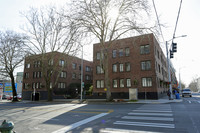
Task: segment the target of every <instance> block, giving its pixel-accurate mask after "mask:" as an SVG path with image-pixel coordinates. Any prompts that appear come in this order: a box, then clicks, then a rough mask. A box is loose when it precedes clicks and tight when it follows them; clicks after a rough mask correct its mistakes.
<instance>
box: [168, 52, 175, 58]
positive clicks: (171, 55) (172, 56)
mask: <svg viewBox="0 0 200 133" xmlns="http://www.w3.org/2000/svg"><path fill="white" fill-rule="evenodd" d="M169 53H170V59H171V58H174V53H173V51H172V50H170V51H169Z"/></svg>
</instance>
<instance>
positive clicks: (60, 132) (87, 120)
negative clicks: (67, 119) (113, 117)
mask: <svg viewBox="0 0 200 133" xmlns="http://www.w3.org/2000/svg"><path fill="white" fill-rule="evenodd" d="M108 114H109V113H101V114H98V115H95V116H92V117H90V118H87V119H85V120H82V121H79V122H76V123H74V124H71V125H69V126H66V127H64V128H61V129H59V130H57V131H54V132H52V133H66V132H68V131H70V130H72V129H74V128H77V127H79V126H81V125H84V124H86V123H88V122H91V121H93V120H95V119H98V118H100V117H103V116H105V115H108Z"/></svg>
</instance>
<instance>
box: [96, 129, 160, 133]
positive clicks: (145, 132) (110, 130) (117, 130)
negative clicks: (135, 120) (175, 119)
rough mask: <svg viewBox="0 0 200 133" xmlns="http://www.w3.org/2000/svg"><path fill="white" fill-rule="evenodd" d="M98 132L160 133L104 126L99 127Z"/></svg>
mask: <svg viewBox="0 0 200 133" xmlns="http://www.w3.org/2000/svg"><path fill="white" fill-rule="evenodd" d="M100 133H161V132H150V131H139V130H127V129H117V128H105V129H100Z"/></svg>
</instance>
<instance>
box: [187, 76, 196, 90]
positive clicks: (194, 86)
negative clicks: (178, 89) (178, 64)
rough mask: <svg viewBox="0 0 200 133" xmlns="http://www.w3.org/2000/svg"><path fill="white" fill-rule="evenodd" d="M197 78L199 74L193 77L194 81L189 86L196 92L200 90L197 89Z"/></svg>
mask: <svg viewBox="0 0 200 133" xmlns="http://www.w3.org/2000/svg"><path fill="white" fill-rule="evenodd" d="M197 79H198V75H195V76H194V77H193V79H192V81H191V82H190V84H189V88H190V89H191V90H192V91H194V92H197V91H198V89H197Z"/></svg>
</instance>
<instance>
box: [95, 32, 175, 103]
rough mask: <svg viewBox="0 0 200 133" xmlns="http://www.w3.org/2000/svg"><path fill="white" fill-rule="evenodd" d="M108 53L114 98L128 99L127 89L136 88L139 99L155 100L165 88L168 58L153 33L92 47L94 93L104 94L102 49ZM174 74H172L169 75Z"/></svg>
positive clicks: (166, 85)
mask: <svg viewBox="0 0 200 133" xmlns="http://www.w3.org/2000/svg"><path fill="white" fill-rule="evenodd" d="M105 49H106V50H107V51H108V52H109V55H108V57H109V70H108V71H109V79H110V86H111V93H112V97H113V98H129V93H128V92H129V88H138V98H139V99H145V98H146V99H158V98H160V97H162V96H163V95H166V92H167V88H168V84H167V83H168V73H167V72H168V69H167V68H168V67H167V59H166V57H165V55H164V53H163V51H162V49H161V47H160V45H159V44H158V42H157V40H156V38H155V37H154V35H153V34H146V35H141V36H136V37H130V38H125V39H119V40H116V41H115V42H113V44H112V47H108V46H107V47H106V48H104V49H103V48H102V47H101V45H100V44H94V47H93V61H94V62H93V67H94V70H93V94H94V97H102V98H105V97H106V92H105V90H104V88H105V86H104V84H105V81H104V71H103V69H101V66H100V62H101V60H100V59H101V58H100V57H101V55H102V51H103V50H105ZM172 75H173V76H175V74H172Z"/></svg>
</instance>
